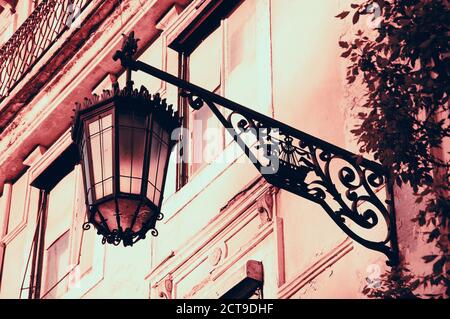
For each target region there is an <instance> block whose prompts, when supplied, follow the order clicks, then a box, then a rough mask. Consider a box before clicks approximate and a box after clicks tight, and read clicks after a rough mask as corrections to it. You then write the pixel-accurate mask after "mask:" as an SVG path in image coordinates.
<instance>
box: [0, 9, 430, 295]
mask: <svg viewBox="0 0 450 319" xmlns="http://www.w3.org/2000/svg"><path fill="white" fill-rule="evenodd" d="M349 5H350V1H346V0H335V1H303V0H294V1H290V0H276V1H275V0H244V1H237V0H226V1H225V0H122V1H119V0H93V1H86V0H73V1H69V0H42V1H31V0H16V1H11V0H9V1H8V0H3V1H0V10H1V11H0V45H2V48H1V49H0V84H1V85H0V89H1V92H0V150H1V152H0V188H1V193H0V194H1V197H0V270H1V273H0V298H156V299H158V298H169V299H170V298H219V297H232V298H364V297H365V295H364V294H363V293H362V290H363V288H364V287H365V286H366V285H367V284H375V285H376V284H377V282H378V281H377V280H378V279H379V275H380V274H381V272H382V271H383V270H384V269H385V267H386V256H384V255H383V254H381V253H379V252H376V251H372V250H369V249H367V248H365V247H363V246H362V245H360V244H358V243H356V242H355V241H353V240H352V239H351V238H349V237H348V236H347V235H346V234H345V233H344V232H343V231H342V230H341V229H340V228H339V227H337V225H336V224H335V223H334V222H333V220H332V219H331V218H330V217H329V216H328V215H327V214H326V213H325V212H324V211H323V209H322V208H321V207H320V206H319V205H317V204H315V203H313V202H311V201H308V200H307V199H304V198H301V197H299V196H296V195H293V194H291V193H289V192H287V191H285V190H282V189H278V188H277V187H274V186H273V185H271V184H269V183H267V182H266V181H265V180H264V179H263V178H262V177H261V175H260V174H259V172H258V171H257V170H255V168H254V167H253V166H252V164H251V163H249V162H248V161H246V160H245V156H244V155H243V154H242V152H241V151H240V150H239V149H238V147H237V146H236V144H235V143H233V142H232V140H231V138H230V137H229V136H228V135H227V132H225V130H224V129H223V128H222V127H221V125H220V124H219V123H218V121H217V120H216V119H215V118H214V116H213V115H212V113H211V111H209V110H208V109H207V108H202V109H200V110H192V109H189V108H188V107H187V105H185V104H186V103H185V101H184V100H183V99H182V98H180V96H179V94H178V93H179V91H178V88H176V87H175V86H172V85H170V84H167V83H165V82H163V81H160V80H158V79H157V78H153V77H151V76H149V75H146V74H144V73H139V72H135V73H134V75H133V81H134V84H135V86H136V87H139V86H140V85H144V86H146V87H147V88H148V89H149V91H150V92H152V93H159V94H160V96H161V97H162V98H165V99H167V102H168V103H171V104H173V105H174V106H175V107H176V108H177V109H178V110H180V112H182V114H183V124H184V127H186V129H187V133H186V134H185V136H184V143H183V145H184V150H185V154H184V155H185V156H186V157H187V160H186V161H185V162H184V163H179V161H177V153H178V152H179V151H180V145H178V146H177V147H176V148H175V150H174V151H173V154H172V160H171V162H170V166H169V169H168V175H167V181H166V187H165V198H164V203H163V206H162V212H163V213H164V219H163V220H162V221H160V222H159V223H158V224H157V230H158V232H159V235H158V236H157V237H154V238H150V237H151V236H149V237H148V238H147V239H145V240H142V241H140V242H138V243H136V244H135V245H134V246H133V247H132V248H130V247H122V246H112V245H103V244H102V243H101V238H100V237H99V236H98V235H97V234H96V232H95V230H94V229H92V228H91V229H89V230H84V229H83V224H84V222H86V207H85V198H84V192H83V181H82V175H81V169H80V165H79V164H77V163H73V159H72V158H73V157H74V156H73V149H72V147H71V145H72V139H71V134H70V129H71V121H72V118H71V117H73V114H74V112H73V109H74V106H75V102H81V101H83V98H84V97H90V96H91V95H92V94H98V95H101V94H102V92H103V90H108V89H111V87H112V85H113V83H115V82H116V81H117V82H118V83H119V85H120V86H121V87H123V86H124V85H125V74H124V70H123V68H122V67H121V65H120V63H117V62H114V61H113V60H112V58H111V57H112V55H113V53H114V52H115V51H116V50H117V49H119V48H120V46H121V42H122V34H128V33H129V32H131V31H134V32H135V34H136V37H137V38H139V39H140V41H139V48H140V50H139V51H138V54H137V56H138V59H140V60H142V61H144V62H146V63H148V64H151V65H153V66H155V67H157V68H160V69H162V70H164V71H166V72H168V73H171V74H173V75H175V76H178V77H182V78H184V79H186V80H189V81H191V82H192V83H195V84H197V85H199V86H202V87H204V88H206V89H208V90H210V91H213V92H215V93H217V94H219V95H223V96H225V97H227V98H229V99H231V100H234V101H237V102H239V103H241V104H243V105H246V106H249V107H251V108H252V109H254V110H256V111H258V112H260V113H262V114H265V115H268V116H270V117H273V118H276V119H277V120H279V121H281V122H284V123H286V124H289V125H291V126H293V127H295V128H298V129H300V130H302V131H304V132H307V133H309V134H311V135H314V136H316V137H318V138H320V139H323V140H325V141H328V142H330V143H332V144H335V145H337V146H340V147H342V148H344V149H347V150H349V151H351V152H354V153H358V150H359V148H358V147H357V143H356V141H355V139H354V137H353V136H352V134H351V133H350V130H351V128H352V126H353V125H354V124H355V123H356V115H355V114H357V111H355V110H352V109H351V106H353V105H358V104H359V102H360V101H361V100H362V94H361V91H362V90H361V89H360V88H358V87H357V86H356V85H355V86H351V87H350V86H348V85H347V84H346V80H345V76H346V62H345V60H344V59H342V58H341V57H340V55H341V53H342V52H341V48H340V47H339V46H338V41H339V39H340V37H342V36H344V35H349V34H351V33H352V32H354V31H355V30H356V29H354V28H355V27H354V26H351V25H350V23H349V22H345V21H342V20H339V19H336V18H335V15H336V14H338V13H339V12H341V11H342V10H343V9H344V8H347V7H348V6H349ZM223 111H224V112H226V110H223ZM362 155H364V156H365V157H368V158H370V155H368V154H362ZM385 193H386V189H385V188H384V187H380V188H379V189H377V194H378V195H377V196H380V197H382V198H383V199H384V198H385ZM395 202H396V213H397V222H398V223H397V224H398V225H399V227H398V239H399V244H400V249H401V252H402V253H403V254H404V255H407V256H411V260H412V263H413V265H414V266H415V268H417V269H422V268H423V265H422V264H420V262H419V261H418V260H419V259H418V258H416V259H415V258H413V257H414V256H418V255H420V252H421V251H423V249H424V248H423V247H424V245H425V244H424V243H422V242H421V241H420V240H417V237H421V236H422V235H421V234H420V233H418V232H417V231H416V229H415V228H414V225H413V223H412V222H410V219H411V218H412V217H414V216H415V214H416V212H417V211H418V206H417V204H414V198H413V196H412V194H411V192H410V191H408V190H396V191H395ZM373 232H374V233H373V234H370V236H374V238H377V236H381V237H380V238H383V234H384V233H385V232H386V230H385V229H376V230H373ZM414 260H416V261H414ZM421 267H422V268H421Z"/></svg>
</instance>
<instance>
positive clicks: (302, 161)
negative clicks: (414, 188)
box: [183, 91, 397, 264]
mask: <svg viewBox="0 0 450 319" xmlns="http://www.w3.org/2000/svg"><path fill="white" fill-rule="evenodd" d="M183 96H184V97H186V98H187V101H188V103H189V105H190V106H192V107H193V108H195V109H197V108H198V107H199V106H200V107H201V106H202V105H203V104H206V105H207V106H208V107H209V108H211V110H212V111H213V113H214V114H216V116H217V117H218V118H219V120H220V121H221V122H222V124H224V125H225V126H226V127H227V128H228V129H231V132H232V133H233V138H234V139H235V141H237V142H238V144H239V145H240V146H241V148H242V149H243V151H244V153H245V154H246V155H247V156H248V158H249V159H250V160H251V161H252V163H253V164H254V165H255V166H256V168H257V169H258V170H259V171H260V172H261V174H262V175H263V176H264V178H265V179H266V180H267V181H268V182H269V183H271V184H272V185H274V186H277V187H280V188H282V189H285V190H288V191H290V192H292V193H294V194H297V195H300V196H302V197H304V198H306V199H309V200H311V201H313V202H315V203H317V204H319V205H320V206H321V207H322V208H323V209H324V210H325V211H326V212H327V214H328V215H329V216H330V217H331V218H332V219H333V220H334V222H335V223H336V224H337V225H338V226H339V227H340V228H341V229H342V230H343V231H344V232H345V233H346V234H347V235H348V236H349V237H351V238H352V239H353V240H355V241H357V242H358V243H360V244H362V245H364V246H366V247H368V248H370V249H373V250H377V251H380V252H382V253H384V254H385V255H386V256H387V257H388V258H389V260H390V263H391V264H394V263H395V262H396V259H397V257H396V248H395V247H393V244H392V243H391V239H392V238H393V236H395V230H394V229H392V225H391V219H392V218H393V216H392V209H391V208H392V207H390V206H391V204H392V203H391V202H390V201H389V199H388V198H387V199H386V200H385V201H383V200H381V199H380V198H379V197H378V196H380V194H381V188H383V187H384V186H385V185H386V184H387V182H388V179H387V172H386V170H385V169H384V167H383V166H381V165H380V164H378V163H375V162H372V161H369V160H367V159H364V158H362V157H361V156H358V155H355V154H352V153H350V152H348V151H346V150H343V149H341V148H338V147H336V146H334V145H331V144H328V143H326V142H324V141H322V140H320V139H317V138H315V137H313V136H310V135H308V134H306V133H303V132H301V131H297V130H295V129H293V128H291V127H287V126H286V125H284V124H283V123H279V122H277V121H275V120H273V119H271V121H270V122H267V121H266V119H265V117H264V116H258V115H255V113H253V112H252V113H251V114H249V113H247V112H246V111H245V110H240V111H233V112H232V113H231V114H230V115H229V116H228V117H227V118H225V117H224V116H223V115H222V113H221V112H220V111H219V108H218V107H216V104H215V103H213V102H211V101H210V100H208V98H207V97H203V96H201V94H198V93H194V92H186V91H184V92H183ZM222 106H224V107H227V106H226V105H222ZM377 193H378V196H377ZM381 221H382V222H384V223H381ZM350 224H351V225H350ZM354 228H358V229H359V230H361V229H362V230H363V231H362V233H364V234H361V231H356V230H354ZM383 228H384V229H383ZM364 230H378V232H384V236H383V238H377V239H370V238H368V237H370V236H368V235H367V232H364ZM378 232H377V234H378Z"/></svg>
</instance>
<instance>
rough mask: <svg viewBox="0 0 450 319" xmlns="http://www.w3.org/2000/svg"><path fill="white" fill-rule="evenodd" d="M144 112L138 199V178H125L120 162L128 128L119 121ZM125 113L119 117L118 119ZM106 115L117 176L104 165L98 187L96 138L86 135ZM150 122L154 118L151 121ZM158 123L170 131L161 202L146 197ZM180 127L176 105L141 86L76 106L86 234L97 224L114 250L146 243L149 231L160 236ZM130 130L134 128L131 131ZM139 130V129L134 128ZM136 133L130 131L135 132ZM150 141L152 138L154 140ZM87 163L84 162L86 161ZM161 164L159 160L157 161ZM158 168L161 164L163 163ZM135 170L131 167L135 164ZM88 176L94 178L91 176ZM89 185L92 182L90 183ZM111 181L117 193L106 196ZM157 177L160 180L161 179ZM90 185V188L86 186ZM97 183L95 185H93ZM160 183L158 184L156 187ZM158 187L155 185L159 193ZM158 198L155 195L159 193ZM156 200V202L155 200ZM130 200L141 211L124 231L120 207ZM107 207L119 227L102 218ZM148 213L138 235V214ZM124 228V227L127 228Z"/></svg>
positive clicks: (75, 138) (105, 93)
mask: <svg viewBox="0 0 450 319" xmlns="http://www.w3.org/2000/svg"><path fill="white" fill-rule="evenodd" d="M136 112H137V113H139V114H140V115H141V116H142V118H144V117H145V119H146V120H147V123H146V125H147V126H148V127H147V126H146V127H145V128H140V130H143V131H144V132H143V134H144V136H145V141H144V154H143V155H142V156H143V158H142V172H141V174H140V178H138V179H140V186H139V189H140V190H139V194H137V193H132V192H131V183H132V182H133V181H132V180H133V179H135V178H136V177H134V176H122V175H121V172H120V158H119V147H120V145H121V142H120V141H119V138H120V135H121V134H122V133H120V130H121V129H123V126H122V124H120V121H119V118H120V116H121V115H122V114H127V113H128V114H134V113H136ZM119 114H120V115H119ZM107 115H111V116H112V121H111V126H110V127H108V128H105V129H103V130H107V129H111V134H112V137H111V139H112V141H111V144H112V151H111V153H112V158H111V163H112V172H111V176H107V177H106V178H104V177H103V165H104V163H101V166H102V167H101V170H102V179H101V180H100V181H97V182H95V181H94V176H93V158H92V154H91V153H92V150H91V147H92V146H91V145H90V144H89V143H90V139H91V137H92V136H89V137H88V136H86V134H89V135H90V132H88V131H87V130H88V126H89V124H90V123H91V122H93V121H95V120H100V118H103V117H105V116H107ZM147 117H149V118H148V119H147ZM155 122H158V123H159V125H161V126H164V129H165V130H166V131H167V132H168V133H167V134H168V136H169V137H168V144H167V147H168V150H167V156H166V158H165V159H164V160H165V161H166V163H165V166H164V172H162V174H163V180H162V185H161V189H160V190H159V191H160V195H159V197H158V202H157V203H155V202H153V201H152V200H150V199H149V198H148V197H147V187H148V184H149V165H150V163H149V161H150V156H151V151H152V150H151V149H150V148H151V147H152V145H153V144H152V143H153V141H152V140H153V139H155V137H154V132H153V129H154V126H153V123H155ZM179 125H180V118H179V116H178V112H176V111H175V112H174V110H173V108H172V106H171V105H167V103H166V100H165V99H161V98H160V96H159V94H155V95H151V94H149V92H148V90H147V89H146V88H145V87H143V86H142V87H141V89H140V90H139V91H138V90H136V89H133V87H132V85H128V86H127V87H126V88H124V89H122V90H120V89H119V88H118V86H115V87H114V88H113V90H111V91H110V90H105V91H103V94H101V96H98V95H94V96H93V97H92V98H90V99H88V98H85V100H84V103H82V104H81V103H77V104H76V109H75V120H74V122H73V126H72V139H73V141H74V142H75V144H77V146H78V153H79V157H80V158H79V160H80V161H81V162H83V165H81V166H82V170H83V183H84V190H85V198H86V205H87V208H88V213H89V214H88V221H87V222H86V223H84V224H83V229H84V230H87V229H90V227H91V226H90V225H91V224H92V225H94V227H95V228H96V229H97V232H98V234H99V235H102V236H103V239H102V242H103V243H110V244H114V245H118V244H119V243H120V242H123V244H124V246H132V245H133V244H134V243H135V242H137V241H138V240H140V239H144V238H145V237H146V234H147V232H148V231H150V233H151V234H152V235H153V236H157V235H158V231H157V230H156V228H155V224H156V221H157V220H161V219H162V218H163V214H162V213H161V211H160V207H161V204H162V200H163V189H164V185H165V176H166V175H167V167H168V161H169V155H170V151H171V149H172V147H173V146H174V145H175V144H176V141H175V140H173V139H171V138H170V135H171V134H170V133H171V132H172V131H173V130H174V129H175V128H177V127H179ZM127 129H129V128H127ZM133 129H134V128H133ZM133 129H131V130H133ZM98 134H102V131H100V130H99V132H98ZM150 136H151V137H150ZM84 143H87V146H86V149H87V150H88V151H86V154H84V149H83V148H84ZM85 155H86V156H87V158H84V156H85ZM158 160H160V158H158ZM158 165H159V162H158ZM130 166H132V163H130ZM86 169H88V170H89V174H86ZM87 176H89V177H87ZM122 177H125V178H129V179H130V192H124V191H122V190H121V185H120V183H121V182H122V181H121V178H122ZM88 178H89V179H90V181H87V179H88ZM109 179H111V183H112V185H111V186H112V189H111V193H108V194H107V195H105V192H104V187H105V184H104V183H105V181H107V180H109ZM156 179H157V178H155V180H156ZM88 182H89V185H88V184H87V183H88ZM99 183H101V184H102V189H103V192H102V195H103V196H96V194H95V193H96V190H95V188H96V185H97V184H99ZM91 184H92V185H91ZM155 184H156V182H155ZM157 186H158V185H153V187H154V188H155V190H156V189H157ZM155 193H156V191H155ZM154 199H155V196H154V197H153V200H154ZM124 200H125V201H129V203H130V202H132V203H135V204H136V208H135V209H134V213H133V215H132V216H131V218H132V222H131V227H127V228H125V229H123V228H122V225H121V224H122V223H121V222H123V220H122V218H123V216H122V213H121V210H120V209H119V206H120V205H121V204H122V202H123V201H124ZM107 202H110V203H112V204H113V205H114V206H115V207H114V210H115V217H116V221H115V223H116V225H117V228H114V229H110V227H109V226H108V221H107V219H105V217H104V216H103V213H102V211H101V210H100V209H99V207H100V206H101V205H102V204H105V203H107ZM144 208H147V209H149V210H148V212H151V214H149V216H150V218H149V219H148V220H147V221H146V223H145V224H143V225H142V227H140V229H139V230H137V231H135V230H133V227H134V225H135V223H136V219H137V217H138V214H140V213H141V212H142V211H141V210H142V209H144ZM124 226H125V225H124Z"/></svg>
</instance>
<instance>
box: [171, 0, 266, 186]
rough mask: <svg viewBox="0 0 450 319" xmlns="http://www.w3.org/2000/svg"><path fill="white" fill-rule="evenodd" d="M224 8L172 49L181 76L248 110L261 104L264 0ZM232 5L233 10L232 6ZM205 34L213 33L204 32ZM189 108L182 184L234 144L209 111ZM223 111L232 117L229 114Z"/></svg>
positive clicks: (246, 1)
mask: <svg viewBox="0 0 450 319" xmlns="http://www.w3.org/2000/svg"><path fill="white" fill-rule="evenodd" d="M222 3H225V4H222V5H219V7H217V8H215V12H214V13H211V14H210V16H211V17H212V18H211V19H213V20H212V21H211V19H209V18H205V20H204V22H203V23H202V24H201V25H197V26H196V27H195V28H196V30H193V31H190V30H189V32H188V31H186V32H185V33H189V36H184V38H183V35H182V36H180V37H179V38H182V40H175V42H176V43H175V44H173V45H172V46H174V47H176V48H177V49H178V50H179V51H180V52H181V54H180V57H181V63H180V66H181V69H180V75H181V76H182V77H184V78H185V79H186V80H188V81H190V82H192V83H194V84H197V85H199V86H201V87H203V88H206V89H208V90H210V91H213V92H215V93H216V94H219V95H222V96H225V97H227V98H229V99H231V100H234V101H236V102H238V103H241V104H243V105H248V106H255V105H259V104H260V103H259V102H260V99H259V98H260V96H261V94H260V93H261V85H260V78H261V72H259V70H258V69H259V68H258V66H259V65H261V62H262V59H261V57H260V56H259V51H258V49H259V48H258V45H259V42H261V41H263V42H264V41H268V38H264V37H263V36H261V35H260V34H259V33H261V32H260V31H261V29H262V28H261V27H260V23H262V22H260V21H259V19H257V15H258V12H259V11H260V10H259V9H258V5H259V4H260V3H262V1H258V0H245V1H241V2H240V3H239V5H238V6H235V4H236V1H231V2H225V1H224V2H222ZM230 3H232V4H234V6H232V7H231V5H230ZM218 14H219V16H218ZM208 28H209V29H208ZM205 29H206V30H209V31H206V32H205ZM199 34H200V35H199ZM177 41H179V42H177ZM257 52H258V54H257ZM263 53H264V52H262V53H261V54H262V55H264V54H263ZM266 75H267V74H266ZM266 75H263V76H266ZM267 77H268V76H267ZM265 89H267V87H265ZM184 104H185V105H184V114H188V116H187V118H188V119H187V121H186V122H185V123H184V125H186V126H187V127H188V129H189V136H187V137H184V138H185V139H186V140H189V143H186V144H185V146H187V148H188V149H187V150H183V151H184V152H187V154H183V158H184V160H185V161H187V162H188V163H185V164H184V165H181V171H179V174H180V175H181V177H182V180H183V182H182V183H181V184H184V183H186V182H187V181H188V180H189V179H191V178H192V177H194V176H195V175H196V174H197V173H198V172H199V171H201V169H202V168H204V167H205V166H207V165H214V161H215V160H216V159H217V157H218V156H219V155H220V154H221V152H222V151H223V150H224V148H225V147H226V146H227V145H228V144H229V143H230V142H231V140H232V138H231V136H230V135H229V134H228V133H226V132H225V129H224V128H223V126H222V125H221V124H220V122H219V121H218V120H217V119H216V117H215V116H214V115H213V114H212V112H211V110H210V109H209V108H208V107H207V106H204V107H202V108H201V109H200V110H192V109H191V108H190V107H189V106H188V105H187V103H186V102H184ZM220 111H221V112H222V113H223V114H224V115H225V116H227V112H226V110H224V109H221V110H220Z"/></svg>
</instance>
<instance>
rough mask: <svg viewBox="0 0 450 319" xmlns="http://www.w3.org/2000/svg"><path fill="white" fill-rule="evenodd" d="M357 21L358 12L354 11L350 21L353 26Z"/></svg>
mask: <svg viewBox="0 0 450 319" xmlns="http://www.w3.org/2000/svg"><path fill="white" fill-rule="evenodd" d="M358 20H359V11H356V12H355V14H354V15H353V19H352V22H353V24H357V23H358Z"/></svg>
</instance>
